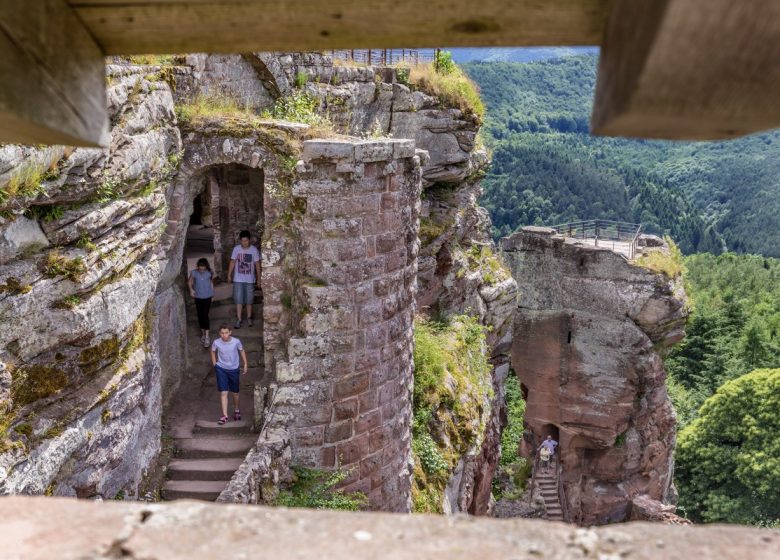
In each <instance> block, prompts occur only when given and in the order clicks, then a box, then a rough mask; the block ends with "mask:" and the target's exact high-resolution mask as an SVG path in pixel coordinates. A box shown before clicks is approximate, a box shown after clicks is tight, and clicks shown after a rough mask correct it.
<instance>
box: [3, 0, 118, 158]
mask: <svg viewBox="0 0 780 560" xmlns="http://www.w3.org/2000/svg"><path fill="white" fill-rule="evenodd" d="M0 53H1V54H0V75H2V76H3V84H2V87H0V141H2V142H23V143H30V144H69V145H73V146H102V145H105V144H106V143H107V141H108V112H107V110H106V93H105V65H104V59H103V54H102V52H101V50H100V47H98V46H97V44H95V42H94V41H93V39H92V37H91V36H90V34H89V33H88V32H87V30H86V29H85V28H84V26H83V25H82V23H81V21H80V20H79V18H78V17H77V16H76V14H75V13H74V12H73V11H72V10H71V8H70V7H69V6H68V5H67V3H66V2H65V0H36V1H35V2H29V1H25V0H0Z"/></svg>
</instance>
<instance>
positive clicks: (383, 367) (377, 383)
mask: <svg viewBox="0 0 780 560" xmlns="http://www.w3.org/2000/svg"><path fill="white" fill-rule="evenodd" d="M391 367H392V365H391V364H390V363H384V364H380V365H378V366H377V367H375V368H374V369H372V370H371V388H373V389H379V388H380V387H382V385H384V384H385V383H387V380H388V379H389V377H390V374H389V370H390V368H391ZM379 399H380V401H379V402H380V403H381V402H382V401H381V399H382V393H381V391H380V393H379Z"/></svg>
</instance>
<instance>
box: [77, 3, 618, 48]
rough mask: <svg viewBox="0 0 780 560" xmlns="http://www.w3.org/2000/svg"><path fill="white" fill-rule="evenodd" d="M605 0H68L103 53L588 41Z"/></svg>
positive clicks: (598, 33) (597, 29)
mask: <svg viewBox="0 0 780 560" xmlns="http://www.w3.org/2000/svg"><path fill="white" fill-rule="evenodd" d="M608 4H609V0H555V1H549V0H480V1H479V2H474V1H473V0H450V1H443V0H431V1H428V2H420V1H419V0H394V1H388V0H222V1H219V0H157V1H155V0H70V5H71V6H72V7H73V8H74V9H75V10H76V12H77V13H78V14H79V16H80V17H81V19H82V20H83V21H84V23H85V24H86V26H87V28H88V29H89V30H90V32H91V33H92V35H93V37H95V39H96V40H97V42H98V44H99V45H100V46H101V47H102V48H103V50H104V52H105V53H106V54H109V55H111V54H164V53H185V52H254V51H274V50H292V51H301V50H322V49H342V48H347V49H351V48H369V47H372V48H373V47H380V48H384V47H441V46H492V45H505V46H523V45H597V44H600V42H601V37H602V35H603V31H604V26H605V24H606V20H607V15H608Z"/></svg>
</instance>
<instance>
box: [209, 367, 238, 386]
mask: <svg viewBox="0 0 780 560" xmlns="http://www.w3.org/2000/svg"><path fill="white" fill-rule="evenodd" d="M214 371H216V372H217V390H218V391H220V392H222V391H230V392H231V393H238V378H239V375H240V374H239V370H237V369H222V368H221V367H219V366H214Z"/></svg>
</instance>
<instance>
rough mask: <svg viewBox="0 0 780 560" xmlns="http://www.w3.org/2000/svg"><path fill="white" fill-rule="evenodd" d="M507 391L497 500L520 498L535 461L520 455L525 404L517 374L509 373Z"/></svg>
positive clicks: (497, 480)
mask: <svg viewBox="0 0 780 560" xmlns="http://www.w3.org/2000/svg"><path fill="white" fill-rule="evenodd" d="M504 390H505V391H506V406H507V412H506V415H507V425H506V427H504V431H503V432H502V433H501V459H500V461H499V465H498V473H497V474H496V477H495V482H494V490H493V496H494V497H495V498H496V499H497V500H499V499H501V498H507V499H517V498H519V497H520V495H521V494H522V493H523V491H524V490H525V487H526V484H527V482H528V479H529V478H530V476H531V462H530V461H529V460H528V459H526V458H525V457H521V456H520V454H519V453H518V450H519V448H520V442H521V441H522V439H523V431H524V427H523V417H524V416H525V401H524V400H523V395H522V392H521V390H520V381H519V380H518V379H517V375H516V374H515V372H514V371H510V372H509V375H508V376H507V378H506V382H505V384H504Z"/></svg>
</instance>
